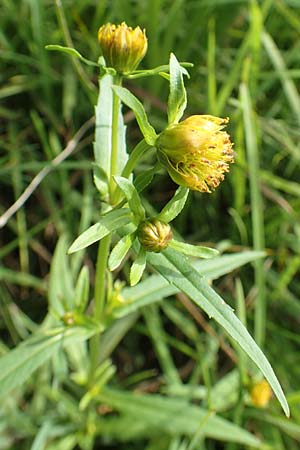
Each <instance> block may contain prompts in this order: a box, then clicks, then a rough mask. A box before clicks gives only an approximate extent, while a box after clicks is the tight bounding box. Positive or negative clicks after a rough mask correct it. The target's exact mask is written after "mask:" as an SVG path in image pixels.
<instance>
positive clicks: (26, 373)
mask: <svg viewBox="0 0 300 450" xmlns="http://www.w3.org/2000/svg"><path fill="white" fill-rule="evenodd" d="M97 332H98V328H97V327H96V328H91V327H89V328H84V327H72V328H67V329H60V330H58V331H57V332H56V333H55V334H52V335H50V334H49V333H48V334H46V333H44V334H40V335H36V336H33V337H31V338H30V339H28V340H27V341H24V342H23V343H22V344H20V345H19V346H18V347H16V348H15V349H14V350H12V351H10V352H9V353H7V354H6V355H4V356H3V357H2V358H1V359H0V397H7V395H8V393H9V392H10V391H11V390H12V389H14V388H16V387H17V386H20V385H21V384H23V383H24V382H25V381H26V380H27V379H28V378H29V377H30V375H31V374H32V373H33V372H34V371H35V370H36V369H37V368H38V367H39V366H41V365H42V364H44V363H45V362H46V361H47V360H48V359H49V358H51V356H53V355H54V354H55V353H57V352H58V351H59V350H60V349H61V348H62V347H63V346H64V345H68V344H71V343H75V342H81V341H85V340H87V339H89V338H90V337H91V336H92V335H94V334H95V333H97Z"/></svg>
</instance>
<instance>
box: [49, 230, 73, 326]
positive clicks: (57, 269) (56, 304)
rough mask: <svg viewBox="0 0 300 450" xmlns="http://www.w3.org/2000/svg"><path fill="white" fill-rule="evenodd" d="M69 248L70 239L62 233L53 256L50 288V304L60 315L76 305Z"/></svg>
mask: <svg viewBox="0 0 300 450" xmlns="http://www.w3.org/2000/svg"><path fill="white" fill-rule="evenodd" d="M67 250H68V239H67V236H66V235H62V236H61V237H60V239H59V240H58V243H57V245H56V248H55V252H54V255H53V258H52V262H51V270H50V277H49V290H48V298H49V306H50V308H51V310H52V311H53V312H54V313H55V314H56V315H57V316H58V317H61V316H62V315H63V313H64V312H65V311H66V310H71V309H72V308H73V306H74V304H73V298H74V286H73V279H72V273H71V269H70V266H69V258H68V257H67Z"/></svg>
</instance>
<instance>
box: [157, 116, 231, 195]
mask: <svg viewBox="0 0 300 450" xmlns="http://www.w3.org/2000/svg"><path fill="white" fill-rule="evenodd" d="M227 122H228V119H220V118H219V117H214V116H208V115H202V116H201V115H199V116H191V117H188V118H187V119H185V120H183V121H182V122H180V123H178V124H175V125H171V126H169V127H168V128H166V129H165V130H164V131H163V132H162V133H161V134H160V135H159V137H158V139H157V141H156V147H157V150H158V157H159V160H160V161H161V163H162V164H163V165H165V166H166V168H167V170H168V172H169V175H170V176H171V178H172V179H173V180H174V181H175V183H177V184H179V185H182V186H186V187H188V188H189V189H192V190H194V191H200V192H211V191H212V190H214V189H215V188H216V187H217V186H218V185H219V184H220V182H221V181H222V180H223V179H224V173H225V172H228V171H229V164H230V163H232V162H233V161H234V153H233V150H232V143H231V142H230V136H229V134H227V133H226V132H225V131H222V129H223V128H224V126H225V124H226V123H227Z"/></svg>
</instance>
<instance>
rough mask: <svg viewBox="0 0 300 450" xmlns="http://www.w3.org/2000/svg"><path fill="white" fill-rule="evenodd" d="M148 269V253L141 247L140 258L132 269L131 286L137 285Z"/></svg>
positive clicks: (138, 257)
mask: <svg viewBox="0 0 300 450" xmlns="http://www.w3.org/2000/svg"><path fill="white" fill-rule="evenodd" d="M145 267H146V251H145V249H144V248H143V247H140V250H139V253H138V256H137V258H136V260H135V261H134V262H133V264H132V266H131V269H130V277H129V278H130V286H134V285H135V284H137V283H138V282H139V281H140V279H141V278H142V275H143V273H144V270H145Z"/></svg>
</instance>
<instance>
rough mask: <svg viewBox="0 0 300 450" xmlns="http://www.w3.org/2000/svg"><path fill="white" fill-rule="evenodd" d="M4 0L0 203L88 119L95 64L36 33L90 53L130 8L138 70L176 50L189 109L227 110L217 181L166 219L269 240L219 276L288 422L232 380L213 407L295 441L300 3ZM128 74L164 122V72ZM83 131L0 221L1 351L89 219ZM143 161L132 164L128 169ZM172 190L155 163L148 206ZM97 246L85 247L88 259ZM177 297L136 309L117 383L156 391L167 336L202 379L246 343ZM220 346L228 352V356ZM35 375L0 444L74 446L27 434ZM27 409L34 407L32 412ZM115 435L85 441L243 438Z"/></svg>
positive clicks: (273, 437) (229, 242)
mask: <svg viewBox="0 0 300 450" xmlns="http://www.w3.org/2000/svg"><path fill="white" fill-rule="evenodd" d="M0 8H1V9H0V57H1V67H2V70H1V74H0V80H1V85H0V98H1V106H0V118H1V137H0V139H1V141H0V144H1V155H0V162H1V165H0V183H1V188H0V199H1V202H0V215H1V214H3V213H4V212H5V210H6V209H7V208H8V207H9V206H10V205H11V204H12V203H13V202H14V201H15V200H16V199H17V198H18V197H19V196H20V194H21V193H22V192H23V190H24V189H25V188H26V186H27V185H28V184H29V183H30V181H31V180H32V178H33V177H34V176H35V175H36V174H37V173H38V172H39V171H40V170H41V169H43V168H44V167H45V166H47V165H48V164H49V162H50V161H51V160H52V159H53V158H55V157H56V156H57V155H59V154H60V152H61V151H62V150H63V148H64V147H65V146H66V145H67V143H68V142H69V140H70V139H71V138H72V137H73V136H74V134H75V133H76V131H77V130H78V129H79V128H80V126H81V125H82V124H83V123H85V122H86V121H88V120H89V119H90V118H91V117H92V116H93V104H94V103H95V101H96V95H97V73H96V71H95V70H94V69H93V68H90V67H87V66H82V65H81V63H80V62H78V60H77V61H73V60H72V59H71V58H69V57H67V56H65V55H62V54H60V53H55V52H47V51H46V50H45V45H47V44H61V45H69V46H74V47H75V48H76V49H77V50H78V51H79V52H80V53H81V54H83V55H84V56H86V57H87V58H88V59H91V60H97V58H98V57H99V47H98V44H97V39H96V36H97V30H98V28H99V26H100V25H101V24H103V23H105V22H107V21H111V22H114V23H119V22H122V21H126V22H127V24H129V25H131V26H136V25H140V26H141V27H145V28H146V30H147V36H148V39H149V51H148V53H147V56H146V57H145V59H144V61H143V62H142V66H143V67H144V68H152V67H155V66H158V65H160V64H164V63H167V61H168V57H169V53H170V51H173V52H174V53H175V54H176V56H177V58H178V59H179V60H180V61H191V62H193V63H194V68H193V69H191V70H190V73H191V78H190V79H189V80H187V82H186V86H187V90H188V99H189V104H188V110H187V114H188V115H190V114H214V115H219V116H229V117H230V125H229V132H230V134H231V136H232V140H233V141H234V142H235V151H236V164H235V165H234V167H233V168H232V170H231V172H230V174H229V175H227V177H226V181H225V182H224V183H223V184H222V185H221V186H220V188H218V190H217V191H216V192H215V193H214V194H212V195H204V194H199V193H192V194H191V195H190V198H189V203H188V206H187V207H186V209H185V211H184V213H183V214H182V215H181V216H180V217H179V218H178V219H177V220H176V224H175V225H176V227H177V230H178V231H179V232H180V233H181V234H182V235H183V236H185V239H186V240H187V241H189V242H195V243H200V242H202V243H203V242H204V243H214V244H216V245H217V246H218V248H219V249H220V250H222V251H226V252H235V251H240V250H243V249H249V248H255V249H257V250H262V249H265V251H266V258H265V259H264V260H261V261H260V262H257V263H256V264H255V265H253V267H252V266H250V265H248V266H247V267H245V268H243V269H240V270H239V271H236V272H235V273H234V274H233V275H234V276H233V275H228V276H226V277H223V278H222V279H221V280H219V282H218V284H217V288H218V290H219V292H220V293H221V294H222V296H223V297H224V298H225V299H226V301H228V302H229V303H230V304H231V305H232V306H235V305H236V304H237V303H238V304H239V305H240V307H241V310H239V309H238V311H239V314H240V315H241V317H242V315H243V311H242V309H243V306H245V307H246V316H247V323H248V329H249V330H250V332H251V333H253V334H254V336H255V338H256V341H257V342H258V343H259V345H261V346H262V347H263V349H264V351H265V353H266V355H267V356H268V358H269V359H270V362H271V363H272V365H273V367H274V369H275V371H276V373H277V374H278V377H279V379H280V381H281V382H282V383H283V386H284V389H285V391H286V393H287V396H288V400H289V403H290V406H291V409H292V419H291V420H290V421H287V420H286V419H284V418H283V416H282V415H281V413H280V411H279V407H278V404H277V403H276V401H275V400H274V401H273V400H272V401H271V403H270V405H269V407H268V409H267V410H259V409H257V408H253V407H251V405H248V406H247V405H246V406H245V404H244V402H243V401H242V396H243V392H244V391H243V388H241V387H239V385H238V384H237V385H236V386H235V388H234V389H235V393H236V398H234V400H233V401H229V400H228V403H226V402H225V404H226V407H224V408H223V414H224V416H225V417H226V418H228V419H230V420H231V421H233V422H235V423H238V424H240V425H241V426H242V427H244V428H248V429H249V430H251V431H253V432H255V433H256V434H257V435H258V436H260V437H263V438H264V439H265V440H266V442H268V443H269V446H270V447H269V448H270V449H278V450H281V449H288V450H293V449H295V450H296V449H297V448H299V440H300V389H299V379H300V372H299V371H300V369H299V368H300V352H299V343H300V337H299V332H298V330H299V322H300V300H299V294H300V277H299V268H300V256H299V254H300V253H299V252H300V215H299V211H300V185H299V163H300V144H299V142H300V139H299V138H300V89H299V79H300V65H299V62H300V56H299V55H300V14H299V13H300V2H299V0H286V1H284V0H264V1H259V2H256V1H250V0H249V1H238V0H236V1H234V0H232V1H229V0H209V1H208V0H197V1H196V0H185V1H184V0H173V1H168V0H153V1H151V2H148V1H143V0H141V1H138V2H136V1H127V2H125V1H122V0H113V1H110V2H109V1H99V0H98V1H94V0H80V1H79V0H78V1H77V0H64V1H63V3H62V2H61V1H60V0H56V1H55V0H18V1H16V2H12V1H11V0H2V3H1V6H0ZM128 87H129V88H130V89H132V90H133V92H134V93H135V94H136V95H137V96H138V97H139V98H141V99H142V100H143V102H144V104H145V107H146V109H147V112H148V113H149V117H150V121H151V122H152V123H153V124H154V125H155V127H156V129H157V130H158V131H160V130H161V129H163V127H164V126H165V125H166V107H165V101H166V99H167V95H168V89H167V84H166V82H165V81H164V80H163V79H160V78H156V79H155V78H149V79H144V80H139V81H137V82H135V83H133V82H132V81H131V82H129V83H128ZM126 118H127V122H128V133H127V135H128V140H129V143H131V145H130V147H129V148H131V146H133V145H134V144H135V143H136V142H137V140H138V139H139V137H140V135H139V131H138V129H137V127H136V125H135V122H134V120H133V117H132V115H131V114H130V113H127V115H126ZM92 140H93V129H92V127H90V129H89V131H88V133H87V134H86V135H85V137H84V139H82V140H81V141H80V144H79V145H78V147H77V148H76V151H75V152H74V153H73V154H72V156H71V157H70V158H68V159H67V160H65V161H64V162H62V163H61V164H60V165H59V166H58V167H57V168H56V169H55V170H53V171H52V172H51V173H50V174H49V175H48V176H47V177H46V178H45V179H44V180H43V182H42V183H41V185H40V186H39V187H38V189H37V190H36V191H35V192H34V193H33V195H32V196H31V197H30V198H29V200H28V201H27V202H26V204H25V206H24V207H23V208H21V209H19V210H18V212H17V213H16V214H15V215H14V216H13V217H12V218H11V219H10V220H9V221H8V223H7V224H6V226H5V228H3V229H2V230H1V241H0V242H1V248H0V259H1V265H0V281H1V286H0V311H1V319H0V327H1V345H0V352H1V353H3V354H4V353H5V352H6V351H7V349H8V348H10V347H12V346H14V345H16V344H18V343H19V342H20V341H21V340H23V339H24V338H25V337H26V336H27V335H28V334H29V333H30V332H31V331H34V330H35V328H36V326H37V324H38V323H40V322H41V321H42V319H43V318H44V317H45V314H46V311H47V295H46V294H47V278H48V275H49V268H50V263H51V257H52V253H53V250H54V248H55V244H56V242H57V239H58V237H59V236H60V235H61V234H62V233H64V232H66V233H67V234H68V235H69V236H70V239H73V238H74V237H75V236H77V235H78V234H79V232H80V231H82V230H83V229H84V228H86V226H87V225H88V224H89V223H90V221H93V220H96V218H97V209H98V207H99V203H98V199H97V193H96V191H95V189H94V187H93V184H92V176H91V168H90V162H91V161H92ZM151 163H152V161H151V160H150V159H149V161H146V162H145V161H144V162H143V163H142V165H141V166H140V167H139V168H138V171H142V170H144V169H145V167H146V166H147V165H149V164H151ZM174 188H175V186H174V185H173V183H172V182H171V181H170V180H169V178H168V177H167V175H159V176H157V177H156V179H155V183H154V184H153V185H151V188H150V189H149V190H148V191H147V192H146V193H145V201H148V202H150V203H151V204H152V205H153V206H154V207H155V208H157V209H159V208H160V207H161V206H162V205H163V204H165V202H166V201H167V200H168V199H169V198H170V197H171V195H172V193H173V192H174ZM93 252H94V249H91V251H89V252H88V255H87V256H86V257H85V262H86V263H87V264H88V265H89V266H90V268H91V271H93V268H92V261H93V258H94V257H95V255H94V254H93ZM181 300H182V299H181ZM176 302H177V304H178V305H177V306H178V309H179V312H176V310H175V309H174V306H173V304H174V299H173V300H172V301H170V302H166V303H164V306H163V307H159V312H160V315H159V316H158V314H157V313H158V308H156V309H154V310H149V311H147V313H146V314H145V320H144V321H143V320H141V321H139V322H138V324H137V325H136V326H135V327H134V329H133V330H132V331H131V332H130V333H129V334H128V336H127V337H126V339H125V340H124V342H123V343H122V344H121V345H120V347H119V348H118V349H117V351H116V352H115V353H116V354H115V356H114V359H115V363H116V365H117V367H118V377H117V380H118V383H120V384H121V385H122V384H123V385H124V386H125V385H126V386H127V387H130V388H131V387H135V386H136V385H139V384H141V383H142V382H143V383H144V384H145V385H146V390H147V389H148V390H151V389H153V390H154V391H157V390H158V389H159V386H160V379H161V378H160V377H161V375H162V374H164V372H165V370H167V372H168V370H170V367H169V366H168V358H167V362H166V361H165V360H164V358H165V356H162V354H164V351H165V349H167V352H168V353H167V354H168V355H172V357H173V359H174V364H175V366H176V368H174V370H175V373H176V374H177V375H176V376H178V373H179V374H180V375H181V377H182V378H183V379H184V381H185V382H186V383H191V384H193V383H194V381H195V380H198V379H199V380H201V383H202V384H204V385H205V386H206V387H208V388H209V389H210V388H211V387H213V386H215V384H216V383H217V382H218V381H220V380H222V378H223V377H224V376H225V375H226V374H227V373H228V372H229V371H231V370H232V369H233V368H234V367H235V366H236V367H238V368H241V366H242V365H243V361H242V360H243V356H242V355H240V353H238V352H236V350H235V349H234V348H233V349H232V348H231V344H230V342H228V339H227V337H226V336H225V335H224V334H223V332H222V330H220V329H219V327H218V326H216V325H215V324H214V323H211V322H209V321H208V319H207V318H205V317H204V316H202V315H199V312H197V313H196V312H195V311H191V314H192V315H190V314H189V313H188V312H186V309H185V308H184V307H183V306H182V305H183V304H184V303H182V302H181V303H180V299H178V298H177V300H176ZM158 318H159V323H157V321H158ZM195 323H196V324H197V329H196V328H195ZM188 327H191V328H188ZM187 329H188V330H190V329H191V330H193V331H190V332H187V331H186V330H187ZM216 333H217V334H216ZM216 336H218V337H216ZM151 342H152V343H154V348H155V349H156V350H153V347H152V344H151ZM158 342H163V343H164V349H163V350H161V349H160V350H159V348H158V349H157V345H159V344H158ZM224 348H225V349H227V353H228V348H230V351H231V352H233V355H234V356H233V357H232V358H231V359H230V358H229V357H228V355H226V352H225V353H224V351H223V350H224ZM145 349H146V350H145ZM230 354H231V353H230ZM145 355H146V356H145ZM157 355H158V356H157ZM199 355H200V356H201V361H200V362H199ZM231 356H232V354H231ZM161 358H162V361H161ZM172 364H173V363H172ZM190 364H192V365H197V364H198V365H199V369H198V378H197V376H196V375H194V380H193V379H191V378H189V373H190V371H189V365H190ZM172 367H173V366H172ZM39 377H40V379H41V389H40V391H39V392H38V397H37V396H34V395H33V394H32V393H31V394H30V395H31V396H33V398H34V402H33V403H30V398H26V397H25V398H24V399H23V400H22V402H20V403H19V405H18V408H19V409H18V410H16V409H15V408H14V410H12V411H10V414H9V415H8V414H7V410H3V413H0V449H18V450H19V449H20V450H22V449H27V448H31V449H33V450H37V449H41V448H47V449H48V448H53V449H56V448H57V449H59V448H62V449H68V448H70V449H71V448H74V447H72V444H71V445H70V444H68V443H66V442H65V443H63V444H58V443H57V444H51V445H52V447H51V445H50V444H49V446H44V447H43V446H42V445H40V446H39V442H36V441H34V436H35V435H36V433H37V430H39V429H40V427H41V424H43V423H45V422H47V420H46V419H47V417H48V416H47V412H46V410H45V409H43V407H42V406H41V404H40V403H42V404H43V405H44V406H45V405H46V404H47V405H48V406H47V408H49V414H50V417H51V416H52V415H53V414H54V413H51V411H52V409H53V410H55V403H56V401H57V400H55V399H51V396H50V397H49V395H48V397H47V396H46V397H47V400H45V397H43V392H42V391H43V390H44V391H45V390H46V387H44V388H43V380H44V382H45V386H46V383H47V373H46V372H45V371H43V372H41V374H40V375H39ZM180 395H188V394H187V393H185V394H184V393H181V394H180ZM221 395H225V396H226V393H225V394H224V392H222V391H221ZM206 401H207V402H208V405H209V399H208V400H206ZM29 405H30V406H29ZM49 405H51V406H49ZM51 408H52V409H51ZM221 409H222V408H221ZM37 411H43V417H42V418H43V420H41V417H38V415H37ZM61 426H62V425H61ZM117 440H118V439H117V438H115V441H114V440H112V441H111V442H107V443H106V444H105V443H103V441H101V443H100V441H99V446H98V447H97V446H95V448H109V449H111V448H119V449H124V450H125V449H128V448H131V449H135V448H139V449H140V448H145V449H147V450H152V449H153V450H154V449H155V450H160V449H162V450H163V449H170V450H185V449H189V450H191V449H192V448H199V449H202V448H203V449H207V450H213V449H221V448H224V449H226V450H234V449H236V450H237V449H238V448H241V446H239V445H236V444H230V443H229V444H222V445H221V444H216V442H215V441H206V442H205V443H204V442H203V443H201V444H200V443H198V444H197V445H198V446H197V447H192V446H191V445H190V444H189V446H188V444H185V441H184V440H183V441H176V442H175V440H173V441H172V440H171V441H170V439H168V438H166V437H161V438H160V439H159V438H153V439H152V440H151V439H148V440H141V441H139V442H138V443H136V444H134V443H131V444H124V446H122V444H118V445H117V444H115V443H114V442H116V441H117ZM121 440H122V439H121ZM32 442H33V444H32ZM34 442H36V443H35V444H34ZM31 445H32V446H31ZM58 445H61V447H59V446H58ZM68 445H69V447H68ZM82 445H83V444H82ZM86 445H87V444H86ZM114 445H116V446H114ZM128 445H129V446H130V447H128ZM76 448H77V447H76ZM82 448H84V447H82ZM86 448H88V447H86ZM243 448H244V447H243Z"/></svg>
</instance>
